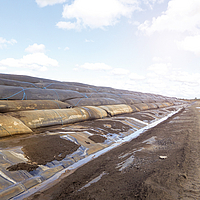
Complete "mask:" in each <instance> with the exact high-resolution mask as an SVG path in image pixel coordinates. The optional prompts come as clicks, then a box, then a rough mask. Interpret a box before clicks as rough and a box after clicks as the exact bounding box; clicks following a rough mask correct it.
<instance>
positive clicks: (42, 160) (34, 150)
mask: <svg viewBox="0 0 200 200" xmlns="http://www.w3.org/2000/svg"><path fill="white" fill-rule="evenodd" d="M19 144H20V145H23V148H22V150H23V151H24V154H25V156H26V157H27V158H28V159H29V161H30V162H34V163H37V164H38V165H45V164H46V163H47V162H51V161H53V160H58V161H60V160H62V159H63V158H65V157H66V155H68V154H71V153H73V152H74V151H76V150H77V149H78V148H79V146H78V145H76V144H75V143H73V142H70V141H68V140H65V139H62V138H60V136H59V135H45V136H43V135H41V136H37V137H31V138H29V139H25V140H22V141H20V143H19Z"/></svg>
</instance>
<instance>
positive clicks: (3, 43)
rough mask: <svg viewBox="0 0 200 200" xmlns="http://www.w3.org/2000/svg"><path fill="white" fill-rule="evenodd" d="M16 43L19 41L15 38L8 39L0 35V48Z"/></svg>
mask: <svg viewBox="0 0 200 200" xmlns="http://www.w3.org/2000/svg"><path fill="white" fill-rule="evenodd" d="M16 43H17V41H16V40H14V39H11V40H6V39H5V38H3V37H0V49H2V48H6V47H7V45H13V44H16Z"/></svg>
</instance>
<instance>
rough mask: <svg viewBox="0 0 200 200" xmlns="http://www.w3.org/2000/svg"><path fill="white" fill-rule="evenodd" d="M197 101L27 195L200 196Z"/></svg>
mask: <svg viewBox="0 0 200 200" xmlns="http://www.w3.org/2000/svg"><path fill="white" fill-rule="evenodd" d="M195 105H196V104H195ZM195 105H193V106H191V107H189V108H186V109H185V110H182V111H181V112H180V113H178V114H176V115H174V116H173V117H171V118H169V119H168V120H166V121H165V122H163V123H161V124H159V125H158V126H156V127H154V128H152V129H150V130H148V131H146V132H144V133H143V134H141V135H140V136H139V137H138V138H136V139H134V140H132V141H131V142H129V143H126V144H124V145H122V146H120V147H118V148H115V149H113V150H112V151H110V152H108V153H106V154H104V155H102V156H100V157H99V158H97V159H95V160H93V161H91V162H89V163H87V164H85V165H84V166H83V167H81V168H79V169H77V170H76V171H75V172H74V173H73V174H71V175H70V176H68V177H66V178H64V179H62V180H61V181H60V182H59V183H57V184H56V185H54V186H53V187H51V188H50V189H47V190H46V191H39V192H37V193H36V194H34V195H32V196H31V197H29V198H28V199H43V200H45V199H48V200H49V199H63V200H64V199H71V200H72V199H73V200H76V199H91V200H92V199H96V200H97V199H98V200H105V199H113V200H118V199H119V200H121V199H138V200H139V199H142V200H143V199H149V200H157V199H162V200H165V199H168V200H169V199H170V200H174V199H200V184H199V179H200V172H199V168H200V155H199V154H200V138H199V135H200V130H199V127H200V126H199V124H200V112H199V111H198V110H197V109H196V108H195ZM199 105H200V104H199ZM152 138H153V139H152ZM148 139H151V140H148ZM160 156H167V158H166V159H160ZM130 158H133V159H132V160H131V159H130ZM128 159H129V160H131V162H130V163H129V164H128V165H127V166H126V167H125V168H124V169H123V170H121V171H119V169H120V167H121V166H122V164H123V163H125V162H126V161H127V160H128ZM103 173H104V174H105V175H104V176H102V178H101V179H100V180H99V181H98V182H95V183H93V184H91V185H90V186H88V187H85V188H84V189H81V188H83V187H84V186H85V185H87V183H88V182H90V181H91V180H93V179H95V178H96V177H98V176H99V175H101V174H103Z"/></svg>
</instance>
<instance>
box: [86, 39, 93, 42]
mask: <svg viewBox="0 0 200 200" xmlns="http://www.w3.org/2000/svg"><path fill="white" fill-rule="evenodd" d="M85 42H94V41H93V40H87V39H85Z"/></svg>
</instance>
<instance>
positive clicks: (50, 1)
mask: <svg viewBox="0 0 200 200" xmlns="http://www.w3.org/2000/svg"><path fill="white" fill-rule="evenodd" d="M35 1H36V3H37V4H38V5H39V6H40V7H45V6H49V5H50V6H52V5H55V4H58V3H64V2H66V0H35Z"/></svg>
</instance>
